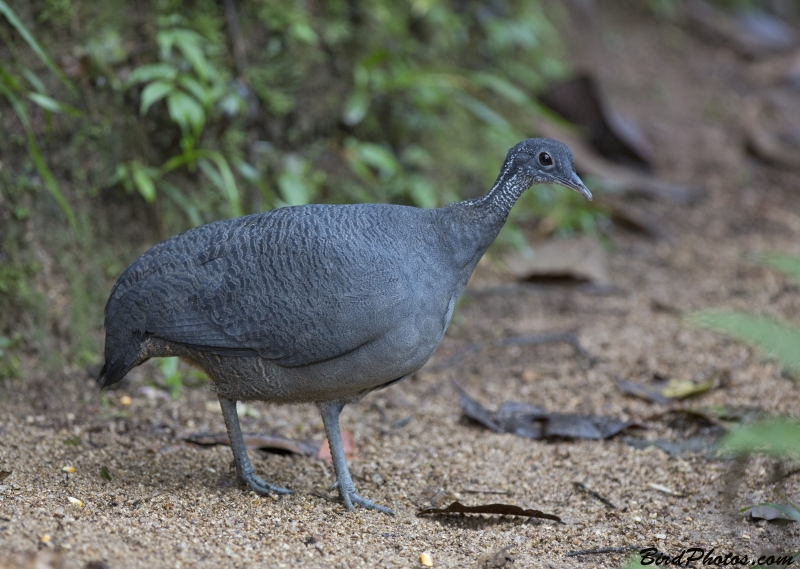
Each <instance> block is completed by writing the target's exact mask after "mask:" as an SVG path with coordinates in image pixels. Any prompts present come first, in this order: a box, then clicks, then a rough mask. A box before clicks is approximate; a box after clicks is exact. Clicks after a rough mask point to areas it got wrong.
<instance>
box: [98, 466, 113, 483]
mask: <svg viewBox="0 0 800 569" xmlns="http://www.w3.org/2000/svg"><path fill="white" fill-rule="evenodd" d="M100 478H102V479H103V480H109V481H110V480H111V474H109V472H108V468H106V467H105V466H101V467H100Z"/></svg>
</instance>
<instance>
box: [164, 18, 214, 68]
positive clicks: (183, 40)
mask: <svg viewBox="0 0 800 569" xmlns="http://www.w3.org/2000/svg"><path fill="white" fill-rule="evenodd" d="M156 41H157V42H158V45H159V47H160V48H161V57H162V59H167V58H168V57H169V53H170V51H171V50H172V47H173V46H174V47H177V48H178V49H179V50H180V52H181V53H182V54H183V56H184V57H185V58H186V59H187V60H188V61H189V63H190V64H191V65H192V67H193V68H194V70H195V71H196V72H197V74H198V75H199V76H200V77H201V78H202V79H204V80H207V79H208V78H209V76H210V75H211V72H212V71H213V70H212V68H211V66H210V65H209V63H208V60H207V59H206V56H205V54H204V53H203V48H202V44H203V36H201V35H200V34H198V33H197V32H195V31H193V30H188V29H185V28H176V29H171V30H164V31H161V32H159V33H158V35H157V36H156Z"/></svg>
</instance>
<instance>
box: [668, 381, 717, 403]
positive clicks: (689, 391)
mask: <svg viewBox="0 0 800 569" xmlns="http://www.w3.org/2000/svg"><path fill="white" fill-rule="evenodd" d="M716 382H717V378H716V377H712V378H711V379H709V380H708V381H704V382H702V383H694V382H693V381H689V380H686V379H670V380H669V381H667V385H666V386H664V387H663V388H662V389H661V395H663V396H664V397H668V398H670V399H686V398H687V397H692V396H693V395H700V394H701V393H705V392H706V391H708V390H710V389H711V388H712V387H714V384H716Z"/></svg>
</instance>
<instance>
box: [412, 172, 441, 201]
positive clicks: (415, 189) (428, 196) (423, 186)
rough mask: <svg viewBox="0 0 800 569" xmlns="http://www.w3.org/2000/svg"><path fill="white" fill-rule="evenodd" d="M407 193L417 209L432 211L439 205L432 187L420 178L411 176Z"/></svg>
mask: <svg viewBox="0 0 800 569" xmlns="http://www.w3.org/2000/svg"><path fill="white" fill-rule="evenodd" d="M408 193H409V195H410V196H411V200H412V201H413V202H414V205H415V206H417V207H422V208H425V209H433V208H435V207H436V206H438V205H439V204H438V202H437V200H436V190H435V189H434V188H433V185H432V184H431V183H430V182H428V180H426V179H424V178H422V177H421V176H413V177H412V178H411V179H410V180H409V187H408Z"/></svg>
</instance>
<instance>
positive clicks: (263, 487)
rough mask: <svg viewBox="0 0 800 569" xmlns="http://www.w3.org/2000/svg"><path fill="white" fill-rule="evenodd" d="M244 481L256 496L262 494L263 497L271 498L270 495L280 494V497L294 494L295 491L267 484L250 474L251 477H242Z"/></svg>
mask: <svg viewBox="0 0 800 569" xmlns="http://www.w3.org/2000/svg"><path fill="white" fill-rule="evenodd" d="M241 478H242V481H243V482H244V483H245V484H247V487H248V488H250V489H251V490H252V491H253V492H255V493H256V494H261V495H262V496H269V495H270V494H278V495H285V494H294V490H289V489H288V488H281V487H280V486H273V485H272V484H270V483H269V482H265V481H264V480H261V478H259V477H258V476H256V475H255V474H250V475H249V476H242V477H241Z"/></svg>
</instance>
